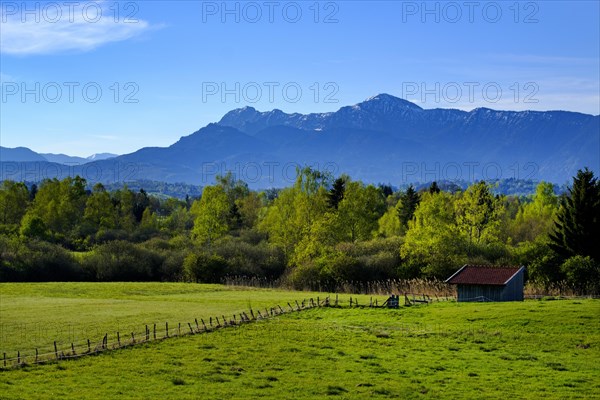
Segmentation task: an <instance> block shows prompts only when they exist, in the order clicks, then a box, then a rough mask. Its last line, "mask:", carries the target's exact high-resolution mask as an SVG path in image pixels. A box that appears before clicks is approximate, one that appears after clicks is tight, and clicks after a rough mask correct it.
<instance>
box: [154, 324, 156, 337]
mask: <svg viewBox="0 0 600 400" xmlns="http://www.w3.org/2000/svg"><path fill="white" fill-rule="evenodd" d="M154 340H156V322H155V323H154Z"/></svg>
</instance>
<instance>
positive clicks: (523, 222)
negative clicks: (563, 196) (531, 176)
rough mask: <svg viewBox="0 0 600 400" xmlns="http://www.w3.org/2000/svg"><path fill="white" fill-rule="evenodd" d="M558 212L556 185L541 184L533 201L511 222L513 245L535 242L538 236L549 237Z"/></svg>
mask: <svg viewBox="0 0 600 400" xmlns="http://www.w3.org/2000/svg"><path fill="white" fill-rule="evenodd" d="M557 210H558V197H557V196H556V195H555V194H554V185H552V184H551V183H548V182H540V183H539V184H538V186H537V188H536V192H535V195H534V197H533V201H532V202H531V203H528V204H524V205H522V206H521V207H519V211H518V212H517V215H516V216H515V219H514V221H512V222H511V225H512V229H510V234H511V238H512V241H513V243H519V242H523V241H530V242H531V241H534V240H535V239H536V238H537V237H538V236H541V235H548V234H549V233H550V231H551V229H552V226H553V224H554V223H553V220H554V216H555V214H556V211H557Z"/></svg>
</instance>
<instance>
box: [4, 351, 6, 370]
mask: <svg viewBox="0 0 600 400" xmlns="http://www.w3.org/2000/svg"><path fill="white" fill-rule="evenodd" d="M4 366H5V367H6V353H4Z"/></svg>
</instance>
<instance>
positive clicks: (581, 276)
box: [560, 256, 600, 293]
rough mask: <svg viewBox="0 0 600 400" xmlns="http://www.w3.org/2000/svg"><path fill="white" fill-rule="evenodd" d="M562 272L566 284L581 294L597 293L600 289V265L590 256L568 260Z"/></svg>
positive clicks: (574, 257) (561, 267)
mask: <svg viewBox="0 0 600 400" xmlns="http://www.w3.org/2000/svg"><path fill="white" fill-rule="evenodd" d="M560 270H561V271H562V273H563V274H564V275H565V278H566V282H567V284H568V285H569V286H571V287H572V288H573V289H575V290H576V291H579V292H581V293H585V292H587V293H591V292H597V291H598V289H600V287H599V286H600V284H599V282H600V265H598V263H596V262H595V261H594V260H593V259H592V258H590V257H589V256H586V257H583V256H573V257H570V258H568V259H567V260H566V261H565V262H564V263H563V264H562V265H561V266H560Z"/></svg>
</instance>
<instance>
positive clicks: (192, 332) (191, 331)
mask: <svg viewBox="0 0 600 400" xmlns="http://www.w3.org/2000/svg"><path fill="white" fill-rule="evenodd" d="M188 326H189V327H190V333H191V334H192V335H193V334H194V330H193V329H192V324H190V323H189V322H188Z"/></svg>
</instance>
